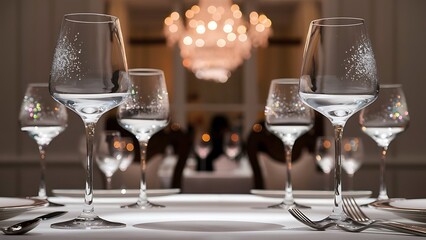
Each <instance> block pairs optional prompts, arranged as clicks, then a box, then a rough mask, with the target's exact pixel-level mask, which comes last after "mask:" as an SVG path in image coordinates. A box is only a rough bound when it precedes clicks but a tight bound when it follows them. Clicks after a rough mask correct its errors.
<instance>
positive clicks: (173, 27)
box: [169, 24, 178, 33]
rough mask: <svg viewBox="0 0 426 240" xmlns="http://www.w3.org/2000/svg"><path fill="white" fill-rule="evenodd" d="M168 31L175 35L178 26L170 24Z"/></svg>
mask: <svg viewBox="0 0 426 240" xmlns="http://www.w3.org/2000/svg"><path fill="white" fill-rule="evenodd" d="M169 31H170V32H172V33H175V32H177V31H178V26H177V25H176V24H172V25H170V26H169Z"/></svg>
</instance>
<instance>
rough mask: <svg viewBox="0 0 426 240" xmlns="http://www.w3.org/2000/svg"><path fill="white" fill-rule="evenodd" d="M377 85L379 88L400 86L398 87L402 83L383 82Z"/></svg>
mask: <svg viewBox="0 0 426 240" xmlns="http://www.w3.org/2000/svg"><path fill="white" fill-rule="evenodd" d="M379 86H380V88H400V87H402V84H400V83H385V84H380V85H379Z"/></svg>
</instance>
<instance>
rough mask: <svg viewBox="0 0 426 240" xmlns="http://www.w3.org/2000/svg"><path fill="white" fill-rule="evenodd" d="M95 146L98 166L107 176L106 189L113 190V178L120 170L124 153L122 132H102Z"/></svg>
mask: <svg viewBox="0 0 426 240" xmlns="http://www.w3.org/2000/svg"><path fill="white" fill-rule="evenodd" d="M95 145H96V153H95V159H96V164H97V165H98V167H99V169H100V170H101V172H102V173H103V174H104V175H105V188H106V189H111V180H112V176H113V175H114V173H115V172H116V171H117V170H118V167H119V166H120V163H121V160H122V156H123V152H124V149H123V148H122V147H121V137H120V132H119V131H114V130H108V131H105V132H102V133H101V134H100V136H99V137H98V138H97V142H96V144H95Z"/></svg>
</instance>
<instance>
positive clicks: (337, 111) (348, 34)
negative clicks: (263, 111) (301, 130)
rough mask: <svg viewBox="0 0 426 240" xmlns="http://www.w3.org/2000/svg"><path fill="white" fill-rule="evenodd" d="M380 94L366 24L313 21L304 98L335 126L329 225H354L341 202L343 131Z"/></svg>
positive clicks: (303, 81) (301, 92)
mask: <svg viewBox="0 0 426 240" xmlns="http://www.w3.org/2000/svg"><path fill="white" fill-rule="evenodd" d="M378 93H379V85H378V79H377V74H376V62H375V59H374V54H373V50H372V47H371V43H370V39H369V37H368V34H367V30H366V27H365V24H364V20H363V19H360V18H348V17H338V18H324V19H318V20H314V21H312V22H311V24H310V27H309V31H308V35H307V42H306V45H305V50H304V54H303V64H302V73H301V77H300V87H299V95H300V97H301V99H302V100H303V102H305V103H306V104H307V105H308V106H310V107H312V108H313V109H315V110H316V111H318V112H319V113H321V114H322V115H324V116H325V117H327V118H328V119H329V120H330V121H331V123H332V125H333V127H334V138H335V169H334V204H333V210H332V213H331V214H330V216H329V217H328V218H326V219H324V222H334V223H345V222H350V220H349V218H348V217H347V216H346V214H345V213H344V212H343V202H342V182H341V172H342V169H341V163H342V161H341V139H342V135H343V128H344V126H345V124H346V121H347V120H348V119H349V118H350V117H351V116H352V115H353V114H354V113H356V112H358V111H359V110H361V109H362V108H365V107H366V106H367V105H369V104H370V103H372V102H373V101H374V100H375V99H376V98H377V95H378Z"/></svg>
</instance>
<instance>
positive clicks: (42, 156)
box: [38, 145, 47, 199]
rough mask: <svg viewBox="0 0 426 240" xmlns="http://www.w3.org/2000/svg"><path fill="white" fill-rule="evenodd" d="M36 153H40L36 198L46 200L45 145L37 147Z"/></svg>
mask: <svg viewBox="0 0 426 240" xmlns="http://www.w3.org/2000/svg"><path fill="white" fill-rule="evenodd" d="M38 151H39V152H40V185H39V188H38V197H39V198H43V199H45V198H47V193H46V179H45V174H46V160H45V158H46V145H39V146H38Z"/></svg>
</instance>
